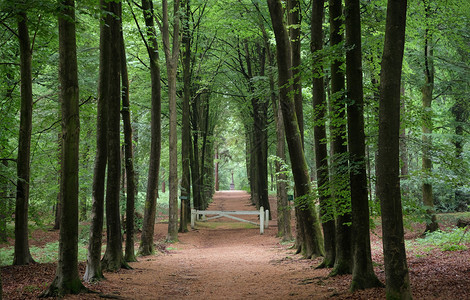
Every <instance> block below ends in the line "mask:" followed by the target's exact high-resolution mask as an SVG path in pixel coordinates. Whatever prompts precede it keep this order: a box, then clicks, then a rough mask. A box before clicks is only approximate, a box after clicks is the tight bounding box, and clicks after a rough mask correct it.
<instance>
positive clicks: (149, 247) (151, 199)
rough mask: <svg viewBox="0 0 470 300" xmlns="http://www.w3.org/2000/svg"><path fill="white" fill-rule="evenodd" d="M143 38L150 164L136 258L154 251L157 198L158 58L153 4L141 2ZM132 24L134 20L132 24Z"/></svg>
mask: <svg viewBox="0 0 470 300" xmlns="http://www.w3.org/2000/svg"><path fill="white" fill-rule="evenodd" d="M142 13H143V14H144V19H145V27H146V33H147V34H146V35H147V37H145V36H144V35H142V40H143V41H144V42H145V46H146V48H147V53H148V56H149V61H150V81H151V87H152V91H151V114H150V163H149V170H148V180H147V196H146V198H145V211H144V221H143V224H142V235H141V239H140V246H139V253H140V255H150V254H152V253H153V252H154V245H153V233H154V230H155V214H156V207H157V197H158V178H159V173H160V157H161V147H162V146H161V144H162V136H161V131H162V129H161V126H162V125H161V82H160V80H161V78H160V63H159V59H160V57H159V55H158V42H157V32H156V30H155V22H154V17H155V15H154V10H153V2H152V1H149V0H142ZM136 24H138V23H137V21H136Z"/></svg>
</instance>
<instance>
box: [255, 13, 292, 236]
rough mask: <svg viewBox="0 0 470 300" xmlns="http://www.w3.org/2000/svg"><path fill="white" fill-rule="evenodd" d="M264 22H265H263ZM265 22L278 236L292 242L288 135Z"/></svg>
mask: <svg viewBox="0 0 470 300" xmlns="http://www.w3.org/2000/svg"><path fill="white" fill-rule="evenodd" d="M263 22H264V20H263ZM263 22H262V23H261V30H262V33H263V40H264V46H265V48H266V58H267V65H268V68H267V70H266V71H267V75H268V78H269V91H270V98H271V105H272V108H273V115H274V123H275V125H276V156H277V160H276V162H275V171H276V198H277V232H278V233H277V234H278V236H279V237H281V238H282V240H283V241H290V240H292V229H291V208H290V205H289V199H288V195H287V174H286V172H285V170H284V169H283V165H284V164H285V161H286V134H285V131H284V121H283V117H282V111H281V107H280V102H279V96H278V94H277V91H276V86H275V81H274V66H275V62H274V55H273V53H272V50H271V45H270V44H269V40H268V35H267V32H266V30H265V28H264V25H263Z"/></svg>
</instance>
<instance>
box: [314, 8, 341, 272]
mask: <svg viewBox="0 0 470 300" xmlns="http://www.w3.org/2000/svg"><path fill="white" fill-rule="evenodd" d="M323 18H324V0H319V1H314V2H313V3H312V16H311V36H312V39H311V44H310V50H311V52H312V54H313V55H314V57H315V54H317V53H316V52H317V51H318V52H319V51H321V50H322V49H323V28H322V25H323ZM316 65H317V67H314V69H313V89H312V98H313V110H314V116H313V121H314V125H313V132H314V140H315V164H316V175H317V186H318V187H317V190H318V197H319V200H320V216H321V219H322V227H323V237H324V247H325V258H324V260H323V262H322V263H321V265H320V267H323V268H331V267H333V265H334V263H335V254H336V252H335V251H336V250H335V212H334V206H333V205H331V201H332V199H331V194H330V187H329V180H328V178H329V177H328V151H327V149H326V143H327V141H326V124H325V123H326V120H325V118H326V107H327V104H326V95H325V83H324V78H323V62H321V61H320V62H316Z"/></svg>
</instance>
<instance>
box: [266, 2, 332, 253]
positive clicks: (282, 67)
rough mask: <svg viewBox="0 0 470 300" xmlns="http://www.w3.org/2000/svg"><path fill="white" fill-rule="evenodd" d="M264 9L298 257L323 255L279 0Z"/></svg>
mask: <svg viewBox="0 0 470 300" xmlns="http://www.w3.org/2000/svg"><path fill="white" fill-rule="evenodd" d="M268 6H269V13H270V15H271V22H272V25H273V30H274V34H275V37H276V50H277V65H278V74H279V75H278V76H279V79H278V86H279V99H280V103H281V109H282V113H283V117H284V128H285V132H286V139H287V146H288V148H289V154H290V160H291V167H292V174H293V176H294V181H295V190H296V194H297V199H296V201H297V202H296V204H295V205H296V207H297V208H298V216H299V217H300V218H299V219H298V220H297V222H299V228H300V229H301V231H302V234H303V237H302V245H301V248H302V254H303V255H304V256H305V257H312V256H316V255H323V254H324V248H323V237H322V234H321V230H320V223H319V220H318V218H317V212H316V208H315V206H314V204H313V201H312V195H311V187H310V176H309V173H308V167H307V163H306V161H305V155H304V151H303V146H302V138H301V136H300V130H299V125H298V122H297V116H296V113H295V110H294V99H293V95H292V88H291V85H290V82H291V81H292V59H291V51H290V42H289V36H288V33H287V29H286V26H285V24H284V22H283V20H284V18H283V15H284V14H283V9H282V3H281V1H279V0H268Z"/></svg>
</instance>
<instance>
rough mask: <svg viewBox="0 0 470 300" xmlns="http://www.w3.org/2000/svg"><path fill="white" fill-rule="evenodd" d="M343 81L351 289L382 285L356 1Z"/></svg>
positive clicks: (349, 7) (349, 16) (351, 5)
mask: <svg viewBox="0 0 470 300" xmlns="http://www.w3.org/2000/svg"><path fill="white" fill-rule="evenodd" d="M345 5H346V6H345V16H346V18H345V24H346V49H348V50H347V52H346V80H347V98H348V105H347V115H348V146H349V168H350V170H349V178H350V183H351V209H352V232H353V234H352V236H353V239H352V242H353V270H352V275H353V278H352V283H351V290H353V291H354V290H357V289H365V288H371V287H378V286H382V284H381V282H380V281H379V280H378V278H377V276H376V275H375V273H374V269H373V266H372V257H371V248H370V235H369V229H370V228H369V226H370V224H369V202H368V191H367V176H366V163H365V133H364V94H363V86H362V84H363V82H362V61H361V60H362V55H361V51H362V50H361V19H360V9H359V0H346V2H345Z"/></svg>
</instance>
